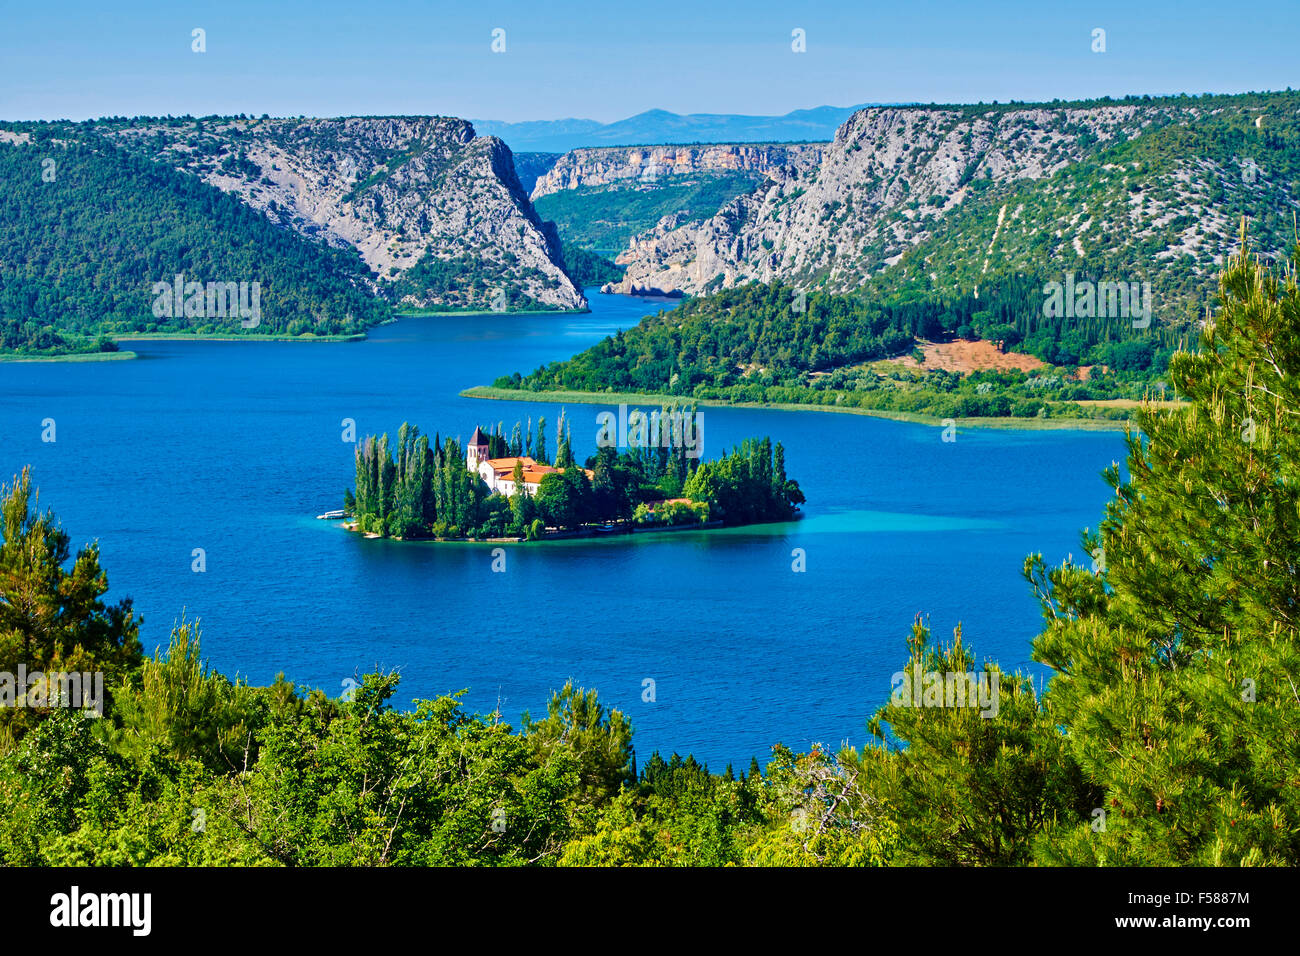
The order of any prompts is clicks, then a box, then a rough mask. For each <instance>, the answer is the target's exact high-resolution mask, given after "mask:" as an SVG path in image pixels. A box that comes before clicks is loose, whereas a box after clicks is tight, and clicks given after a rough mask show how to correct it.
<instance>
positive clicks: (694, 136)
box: [471, 104, 875, 153]
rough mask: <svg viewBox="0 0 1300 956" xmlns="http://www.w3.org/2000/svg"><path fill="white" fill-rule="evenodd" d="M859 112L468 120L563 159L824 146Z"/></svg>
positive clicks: (516, 145) (484, 132) (513, 143)
mask: <svg viewBox="0 0 1300 956" xmlns="http://www.w3.org/2000/svg"><path fill="white" fill-rule="evenodd" d="M865 105H875V104H861V105H859V106H818V107H815V108H813V109H807V110H795V111H794V112H792V113H786V114H785V115H784V116H742V115H736V114H729V113H691V114H689V115H686V116H683V115H681V114H680V113H670V112H668V111H667V110H647V111H646V112H644V113H638V114H637V115H636V116H631V117H629V118H627V119H623V120H618V121H617V122H613V123H600V122H597V121H596V120H589V119H560V120H529V121H527V122H522V123H503V122H500V121H499V120H472V121H471V122H473V124H474V129H475V131H476V132H477V133H478V134H479V135H480V136H499V137H500V138H501V139H503V140H505V141H506V145H508V146H509V147H510V148H511V149H512V150H514V151H515V152H516V153H521V152H523V153H528V152H537V153H567V152H568V151H569V150H571V149H579V148H581V147H584V146H659V145H663V144H669V143H672V144H677V143H791V142H810V143H825V142H829V141H830V140H832V139H834V138H835V130H836V129H838V128H839V127H840V126H841V125H842V124H843V123H844V121H845V120H847V119H848V118H849V117H850V116H852V115H853V113H854V111H856V110H860V109H862V106H865Z"/></svg>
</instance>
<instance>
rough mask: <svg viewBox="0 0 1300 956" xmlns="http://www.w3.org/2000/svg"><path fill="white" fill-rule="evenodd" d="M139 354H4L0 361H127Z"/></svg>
mask: <svg viewBox="0 0 1300 956" xmlns="http://www.w3.org/2000/svg"><path fill="white" fill-rule="evenodd" d="M133 358H139V356H138V355H137V354H136V353H135V352H132V351H129V350H120V351H117V352H68V353H65V354H63V355H23V354H20V353H17V352H15V353H13V354H2V355H0V362H14V363H23V362H126V361H129V360H131V359H133Z"/></svg>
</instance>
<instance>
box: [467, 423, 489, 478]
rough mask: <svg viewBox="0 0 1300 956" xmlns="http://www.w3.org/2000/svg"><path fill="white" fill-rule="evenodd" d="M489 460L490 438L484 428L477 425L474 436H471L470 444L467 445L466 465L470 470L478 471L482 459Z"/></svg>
mask: <svg viewBox="0 0 1300 956" xmlns="http://www.w3.org/2000/svg"><path fill="white" fill-rule="evenodd" d="M487 460H488V439H487V435H484V434H483V429H481V428H478V427H477V426H475V428H474V436H473V437H472V438H470V440H469V444H468V445H467V446H466V447H465V467H466V468H468V469H469V470H470V471H478V464H479V462H481V461H487Z"/></svg>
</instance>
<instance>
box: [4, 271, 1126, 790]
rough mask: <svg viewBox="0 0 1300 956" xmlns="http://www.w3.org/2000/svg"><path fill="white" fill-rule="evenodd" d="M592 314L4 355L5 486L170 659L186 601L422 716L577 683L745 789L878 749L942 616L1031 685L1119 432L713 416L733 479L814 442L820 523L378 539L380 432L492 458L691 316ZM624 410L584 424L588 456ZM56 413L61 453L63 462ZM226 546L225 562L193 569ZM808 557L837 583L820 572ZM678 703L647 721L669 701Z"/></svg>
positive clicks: (617, 303)
mask: <svg viewBox="0 0 1300 956" xmlns="http://www.w3.org/2000/svg"><path fill="white" fill-rule="evenodd" d="M590 299H591V304H592V308H593V312H592V313H591V314H590V315H580V316H545V315H540V316H500V315H490V316H463V317H454V318H448V317H437V318H411V319H404V320H402V321H400V322H398V323H395V324H393V325H389V326H385V327H382V328H379V329H376V330H374V331H373V332H372V334H371V337H370V338H369V340H368V341H365V342H360V343H343V344H301V343H238V342H234V343H227V342H148V343H135V344H133V345H132V346H131V348H133V349H134V350H135V351H137V352H138V353H139V354H140V358H139V359H138V360H136V361H127V362H107V363H88V364H63V363H49V364H4V363H0V474H2V475H3V479H4V480H5V481H6V482H7V481H8V479H9V477H10V476H11V475H12V474H14V473H15V472H17V471H18V470H19V469H20V468H21V467H22V466H23V465H24V464H31V465H32V466H33V468H34V475H35V479H36V483H37V484H38V485H39V486H40V490H41V505H42V507H50V508H53V509H54V510H55V512H56V513H57V515H58V516H59V518H60V519H61V521H62V523H63V526H64V527H65V528H66V529H67V530H68V532H69V533H70V534H71V536H72V540H73V544H74V547H75V546H79V545H80V544H82V543H83V542H86V541H90V540H93V539H98V541H99V543H100V547H101V550H102V553H103V558H102V560H103V564H104V567H105V568H106V570H107V572H108V576H109V581H110V584H111V586H112V591H111V594H110V596H111V597H114V598H116V597H118V596H122V595H131V596H132V597H134V599H135V602H136V608H137V611H138V612H139V613H141V614H142V615H143V618H144V627H143V640H144V644H145V647H146V650H148V651H152V650H153V648H154V647H155V646H156V645H159V644H164V645H165V643H166V640H167V634H168V631H169V629H170V627H171V625H172V623H173V622H174V621H175V620H176V619H177V618H178V617H179V616H180V614H181V613H182V610H183V609H185V610H186V611H187V613H188V615H189V616H190V617H193V618H199V619H200V620H201V622H202V628H203V650H204V653H205V656H207V657H208V658H209V659H210V660H211V662H212V664H213V666H215V667H216V668H217V669H219V670H221V671H223V672H224V673H227V674H231V675H233V674H235V673H238V674H240V675H243V676H244V677H246V678H247V679H248V680H250V681H251V682H253V683H265V682H268V681H270V680H272V679H273V678H274V676H275V675H276V673H277V672H280V671H283V672H284V673H285V674H286V675H287V676H288V677H290V678H291V679H293V680H295V681H298V682H300V683H305V684H307V685H310V686H315V687H320V688H322V689H324V690H325V691H326V692H327V693H329V694H331V695H338V694H339V693H341V692H342V689H343V686H344V683H343V682H344V681H345V680H347V679H349V678H352V677H354V676H359V675H360V674H363V673H365V672H367V671H370V670H374V669H376V668H384V669H389V668H397V669H399V670H400V672H401V673H402V675H403V681H402V686H401V687H400V688H399V694H398V697H399V700H400V701H402V702H403V704H405V703H406V702H408V701H409V700H410V699H412V698H417V697H421V698H422V697H431V696H436V695H438V694H442V693H447V692H451V691H456V690H460V689H462V688H468V694H467V695H466V698H465V700H466V702H467V704H468V705H469V707H470V708H471V709H473V710H478V711H481V712H488V711H490V710H492V709H493V708H494V707H496V706H497V704H498V701H499V702H500V705H501V707H502V710H503V712H504V713H505V714H506V715H507V717H508V718H509V719H512V720H513V719H516V718H517V717H518V715H519V713H520V712H521V711H524V710H531V711H532V712H533V713H534V714H538V713H541V712H543V711H544V709H545V703H546V700H547V697H548V694H549V691H550V690H551V689H553V688H558V687H559V686H561V685H562V684H563V683H564V681H565V680H566V679H567V678H570V677H571V678H573V679H574V681H575V682H577V683H579V684H581V685H583V686H586V687H594V688H596V689H598V691H599V693H600V697H601V699H602V700H603V701H604V702H605V703H607V704H608V705H610V706H612V707H617V708H619V709H621V710H623V711H624V712H625V713H627V714H628V715H629V716H630V718H631V719H632V722H633V725H634V727H635V728H636V738H635V739H636V746H637V753H638V757H639V759H640V760H642V761H644V760H645V758H646V757H648V756H649V755H650V753H651V752H652V751H653V750H655V749H659V750H661V751H664V752H665V753H671V752H672V751H678V752H680V753H682V754H683V755H684V754H686V753H688V752H693V753H694V754H695V755H696V756H697V757H698V758H700V759H702V760H706V761H707V762H708V763H709V764H711V765H712V766H714V767H715V768H716V769H721V767H722V765H723V764H724V763H726V762H728V761H731V762H734V763H735V764H736V767H737V769H738V770H739V769H741V768H742V767H743V766H747V765H748V763H749V758H750V757H751V756H752V755H757V756H758V757H759V760H760V762H764V761H765V757H766V755H767V754H768V753H769V752H770V748H771V745H772V744H773V743H774V742H776V741H782V742H785V743H787V744H789V745H790V746H792V747H795V748H806V747H807V746H808V745H809V744H810V743H811V742H813V741H818V742H821V743H823V744H825V745H827V746H830V747H834V746H836V745H838V744H839V743H840V742H842V741H849V742H851V743H855V744H858V745H860V744H861V743H862V742H863V741H864V739H865V736H866V732H865V722H866V720H867V718H868V716H869V715H870V714H871V713H872V712H873V711H874V710H875V709H876V708H877V707H878V706H879V705H880V704H882V703H883V702H884V701H885V700H886V699H887V698H888V696H889V691H890V676H891V675H892V674H893V673H894V672H895V671H897V670H899V669H901V667H902V664H903V662H904V660H905V658H906V650H905V645H904V640H905V638H906V636H907V634H908V632H909V627H910V624H911V621H912V619H913V618H914V616H915V615H916V614H917V613H924V614H926V615H928V616H929V618H930V622H931V624H932V626H933V628H934V631H935V633H936V634H937V635H940V636H942V637H944V638H945V639H946V638H949V637H950V636H951V632H952V628H953V626H954V625H956V624H957V623H958V622H959V621H960V622H962V624H963V632H964V638H965V641H966V643H967V645H968V646H973V648H974V649H975V651H976V653H977V654H979V655H980V656H981V658H983V657H989V658H994V659H997V660H999V661H1000V662H1001V663H1002V665H1003V666H1004V667H1005V668H1014V667H1015V666H1016V665H1023V664H1025V663H1026V662H1027V660H1028V657H1029V642H1030V639H1031V638H1032V637H1033V635H1034V634H1035V633H1037V631H1038V629H1039V624H1040V620H1041V619H1040V616H1039V610H1038V607H1037V605H1036V603H1035V602H1034V600H1033V598H1032V595H1031V594H1030V592H1029V590H1028V587H1027V585H1026V584H1025V582H1024V580H1023V579H1022V577H1021V575H1020V569H1021V566H1022V564H1023V562H1024V558H1025V556H1026V555H1027V554H1028V553H1030V552H1033V551H1042V552H1043V553H1044V554H1045V556H1046V557H1047V559H1048V560H1049V561H1050V562H1057V561H1059V560H1061V559H1062V558H1064V557H1065V555H1066V554H1068V553H1073V554H1075V555H1076V556H1077V555H1079V554H1080V553H1081V545H1080V542H1079V532H1080V530H1081V529H1082V528H1084V527H1087V526H1091V527H1095V526H1096V525H1097V523H1098V521H1099V519H1100V517H1101V514H1102V508H1103V506H1104V504H1105V501H1106V499H1107V488H1106V486H1105V484H1104V483H1103V482H1102V481H1101V479H1100V477H1099V472H1100V471H1101V469H1102V468H1103V467H1105V466H1106V465H1107V464H1109V463H1110V462H1111V461H1112V460H1122V458H1123V451H1124V449H1123V441H1122V438H1121V437H1120V435H1119V434H1118V433H1114V432H1060V431H1045V432H1016V431H992V430H986V431H980V430H968V431H963V432H961V433H959V435H958V437H957V440H956V441H955V442H951V443H944V442H942V441H941V440H940V429H938V428H934V427H928V426H921V425H911V424H902V423H897V422H889V421H883V420H879V419H873V418H868V417H864V416H856V415H841V414H833V413H811V412H782V411H767V410H758V409H718V408H707V409H704V410H702V415H703V417H704V423H705V429H704V437H705V447H704V457H705V458H712V457H715V456H716V455H717V454H718V453H719V452H720V451H721V450H722V449H726V448H730V447H731V446H732V445H734V444H736V443H738V442H739V441H740V440H741V439H743V438H745V437H748V436H753V435H764V434H770V435H771V436H772V437H773V439H774V440H779V441H781V442H783V443H784V445H785V448H786V463H787V468H788V471H789V473H790V475H791V476H792V477H794V478H797V479H798V480H799V482H800V484H801V486H802V487H803V490H804V493H805V494H806V495H807V497H808V504H807V505H806V506H805V509H804V511H805V517H804V518H803V520H801V521H798V522H793V523H789V524H781V525H767V526H760V527H753V528H748V529H734V530H724V531H714V532H688V533H676V534H661V535H642V536H637V537H635V538H631V539H629V538H620V539H617V540H613V541H600V542H587V541H577V542H556V543H551V544H545V545H532V546H512V547H510V548H509V549H508V553H507V559H506V560H507V570H506V572H505V573H494V572H493V571H492V570H491V567H492V557H491V549H490V546H485V545H445V544H444V545H437V544H410V543H400V542H387V541H378V540H365V539H362V538H359V537H358V536H355V535H352V534H349V533H347V532H345V531H342V530H341V529H340V528H339V527H337V525H336V524H335V523H332V522H326V521H317V520H315V519H314V516H315V515H316V514H319V513H321V512H324V511H327V510H332V509H335V508H339V507H341V506H342V496H343V491H344V489H345V488H347V487H350V486H351V484H352V474H353V459H352V454H353V448H354V446H353V445H351V444H347V443H345V442H344V441H342V427H341V422H342V420H343V419H345V418H352V419H355V421H356V423H357V434H358V437H360V436H364V435H365V434H368V433H379V432H383V431H389V432H395V431H396V429H397V427H398V426H399V425H400V424H401V423H402V422H403V421H410V422H412V423H413V424H418V425H419V426H420V427H421V428H422V429H423V430H424V431H426V432H429V433H430V434H432V433H433V432H435V431H437V432H441V434H442V435H443V436H446V435H449V434H450V435H456V436H460V437H461V439H462V440H463V439H465V438H467V437H468V436H469V434H470V433H471V432H472V431H473V429H474V426H475V424H478V423H483V424H487V423H489V422H491V423H495V422H497V421H504V422H505V423H506V429H507V431H508V430H509V428H510V427H511V426H512V425H513V423H514V422H515V421H516V420H517V419H523V418H525V417H526V416H529V415H531V416H532V417H533V419H534V421H535V420H536V419H537V417H538V416H539V415H544V416H545V417H546V419H547V424H548V432H549V434H550V436H551V438H552V440H553V439H554V426H555V421H556V419H557V417H558V412H559V406H558V405H555V404H538V403H525V402H519V403H515V402H484V401H477V400H472V399H466V398H461V397H460V396H459V394H458V393H459V392H460V391H461V390H463V389H465V388H467V387H469V386H473V385H480V384H489V383H490V382H491V381H492V379H493V378H495V377H496V376H497V375H500V374H503V373H508V372H513V371H516V370H518V371H522V372H528V371H531V370H532V369H534V368H536V367H537V366H538V365H539V364H542V363H544V362H548V361H551V360H555V359H561V358H567V357H568V356H570V355H572V354H573V353H575V352H577V351H579V350H581V349H583V348H586V347H587V346H588V345H590V344H592V343H594V342H596V341H598V340H599V339H600V338H602V337H603V336H605V335H607V334H609V333H611V332H613V331H614V330H615V329H617V328H626V327H629V326H631V325H634V324H635V323H636V321H637V320H638V319H639V318H640V317H641V316H642V315H643V314H645V313H646V312H652V311H657V310H658V309H659V308H660V307H661V306H662V305H663V304H662V303H659V302H653V303H650V302H642V301H638V300H635V299H628V298H623V297H616V296H603V295H599V294H597V293H595V292H594V290H592V292H591V294H590ZM600 411H602V409H601V408H599V407H596V406H582V405H576V406H569V408H568V414H569V418H570V421H571V422H572V425H573V438H574V445H575V453H576V454H577V455H578V457H579V458H580V459H581V458H583V457H585V456H586V455H589V454H592V453H594V451H595V439H596V434H597V431H598V427H597V425H596V415H597V414H598V413H599V412H600ZM46 418H53V419H54V420H55V422H56V428H57V440H56V441H55V442H54V443H46V442H42V441H41V430H42V429H41V422H42V420H43V419H46ZM195 548H202V549H204V551H205V553H206V561H207V570H206V572H205V573H201V574H200V573H195V572H194V571H192V570H191V562H192V560H193V559H192V557H191V553H192V551H193V549H195ZM796 548H802V549H803V550H804V552H805V554H806V567H807V570H806V571H805V572H803V573H796V572H794V571H792V561H793V558H792V551H793V550H794V549H796ZM647 678H650V679H652V680H654V681H655V700H654V701H653V702H646V701H644V700H643V699H642V697H643V682H644V681H645V680H646V679H647Z"/></svg>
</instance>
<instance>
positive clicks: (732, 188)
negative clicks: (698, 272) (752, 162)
mask: <svg viewBox="0 0 1300 956" xmlns="http://www.w3.org/2000/svg"><path fill="white" fill-rule="evenodd" d="M762 181H763V177H762V176H761V175H757V174H754V173H744V172H737V173H719V174H699V175H697V176H692V177H691V179H690V180H689V181H687V182H641V181H638V182H636V183H635V184H634V185H630V186H627V185H616V186H584V187H581V188H578V189H564V190H561V191H560V192H556V193H551V194H549V195H546V196H539V197H538V198H537V199H536V200H535V201H534V202H533V206H534V208H536V210H537V214H538V215H539V216H541V217H542V218H543V219H547V220H550V221H551V222H554V223H555V224H556V225H557V226H558V227H559V230H560V235H561V236H562V237H563V239H564V241H565V243H566V244H572V245H576V246H581V247H583V248H584V249H590V250H592V251H594V252H599V253H603V254H605V255H611V256H612V255H617V254H618V253H619V252H620V251H622V250H623V249H624V248H626V246H627V243H628V240H629V239H631V238H632V237H633V236H635V235H637V234H638V233H641V232H645V231H646V230H647V229H650V228H651V227H653V226H654V225H655V223H657V222H658V221H659V220H660V219H662V218H663V217H664V216H671V215H673V214H675V213H680V214H682V215H683V216H685V217H686V218H688V219H708V218H709V217H710V216H712V215H713V214H714V213H716V212H717V211H718V210H719V209H721V208H722V206H723V205H725V204H726V203H727V202H729V201H731V200H732V199H735V198H736V197H737V196H739V195H741V194H742V193H747V192H749V191H750V190H752V189H753V188H754V187H755V186H756V185H757V184H758V183H760V182H762Z"/></svg>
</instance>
